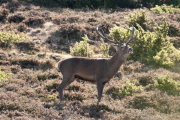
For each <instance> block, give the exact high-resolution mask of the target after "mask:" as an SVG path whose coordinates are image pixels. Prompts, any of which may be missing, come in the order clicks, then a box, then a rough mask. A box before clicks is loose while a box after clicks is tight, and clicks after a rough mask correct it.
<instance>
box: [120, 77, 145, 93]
mask: <svg viewBox="0 0 180 120" xmlns="http://www.w3.org/2000/svg"><path fill="white" fill-rule="evenodd" d="M136 82H137V81H136V80H133V81H130V80H128V81H127V82H126V84H125V85H124V86H123V88H122V89H121V90H119V92H120V94H121V95H134V94H135V93H137V92H140V90H141V88H142V86H141V85H140V86H137V85H136Z"/></svg>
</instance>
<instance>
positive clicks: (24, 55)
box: [0, 0, 180, 120]
mask: <svg viewBox="0 0 180 120" xmlns="http://www.w3.org/2000/svg"><path fill="white" fill-rule="evenodd" d="M8 1H9V2H7V1H3V2H2V1H1V2H0V26H1V27H0V32H2V33H0V35H1V36H2V37H1V36H0V37H1V38H0V39H1V40H2V39H3V37H4V38H8V39H7V41H8V40H9V41H10V42H7V43H3V42H2V41H1V49H0V66H1V71H0V75H1V79H0V119H7V120H8V119H15V120H20V119H23V120H26V119H27V120H29V119H47V120H49V119H85V120H86V119H121V120H131V119H132V120H140V119H143V120H146V119H148V120H155V119H156V120H169V119H173V120H178V119H179V118H180V94H179V92H180V84H179V82H180V69H179V66H175V67H172V68H167V69H165V68H161V67H156V66H155V65H154V64H152V65H146V64H143V63H141V62H140V61H134V60H129V61H126V62H125V63H124V64H123V65H122V66H121V68H120V69H119V72H118V73H117V74H116V75H115V76H114V77H113V78H112V80H111V81H110V82H109V83H108V84H107V85H106V86H105V88H104V92H103V97H102V101H101V103H100V105H98V106H96V103H97V90H96V85H94V84H91V83H89V82H84V81H82V80H80V79H78V80H76V81H75V82H73V83H72V84H71V85H69V86H68V87H67V88H66V89H65V93H64V97H65V102H63V103H60V101H59V96H58V91H57V86H58V85H59V84H60V83H61V80H62V75H61V73H60V72H59V71H58V68H57V63H58V61H60V60H63V59H65V58H69V57H71V55H70V46H73V45H74V44H75V42H79V41H81V40H82V37H84V34H87V36H88V37H89V39H90V41H89V44H90V45H91V46H93V47H94V51H95V55H94V56H93V57H101V54H102V52H101V49H100V45H101V44H102V41H101V40H100V39H99V37H98V35H97V34H96V32H95V30H94V28H93V26H95V25H97V24H99V26H101V27H103V28H104V31H105V33H108V32H109V29H110V28H112V27H113V26H114V25H118V26H119V25H120V24H122V25H126V21H127V17H128V15H129V14H130V13H133V12H134V11H135V10H130V9H116V10H90V9H88V8H84V9H75V10H72V9H68V8H44V7H40V6H35V5H33V4H30V3H25V2H18V1H11V0H8ZM145 11H146V14H147V16H148V17H149V18H153V19H154V20H155V22H156V23H158V25H161V24H162V23H163V21H162V19H163V17H165V18H166V21H167V23H168V24H169V28H170V29H169V36H170V37H174V39H173V40H172V41H171V42H172V43H174V46H175V47H176V48H177V49H179V47H180V24H179V22H180V14H173V13H172V14H154V13H151V12H150V11H149V10H146V9H145Z"/></svg>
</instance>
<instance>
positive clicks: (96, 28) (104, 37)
mask: <svg viewBox="0 0 180 120" xmlns="http://www.w3.org/2000/svg"><path fill="white" fill-rule="evenodd" d="M94 28H95V30H96V33H97V34H98V35H99V36H100V37H102V38H103V39H106V40H107V41H109V42H111V43H115V44H119V42H117V41H113V40H110V39H108V38H107V37H106V35H105V34H104V31H103V30H102V34H103V35H102V34H100V33H99V31H98V26H97V25H96V27H94Z"/></svg>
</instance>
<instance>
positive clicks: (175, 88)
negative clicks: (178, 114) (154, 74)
mask: <svg viewBox="0 0 180 120" xmlns="http://www.w3.org/2000/svg"><path fill="white" fill-rule="evenodd" d="M179 85H180V84H179V82H176V81H174V80H173V79H171V78H170V77H169V75H166V76H162V77H160V78H159V79H158V80H157V81H155V83H154V86H155V87H156V88H158V89H159V90H162V91H166V92H168V93H171V94H174V95H175V94H179Z"/></svg>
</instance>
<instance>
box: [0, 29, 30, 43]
mask: <svg viewBox="0 0 180 120" xmlns="http://www.w3.org/2000/svg"><path fill="white" fill-rule="evenodd" d="M28 39H29V37H28V36H27V35H25V34H23V33H20V34H15V33H14V32H3V31H0V45H1V46H2V47H9V46H10V44H11V43H17V42H18V41H20V40H28Z"/></svg>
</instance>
